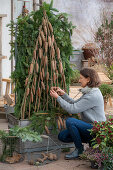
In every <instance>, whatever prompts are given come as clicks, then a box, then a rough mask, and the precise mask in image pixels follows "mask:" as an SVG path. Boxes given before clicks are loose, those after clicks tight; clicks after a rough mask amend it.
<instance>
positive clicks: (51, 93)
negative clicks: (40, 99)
mask: <svg viewBox="0 0 113 170" xmlns="http://www.w3.org/2000/svg"><path fill="white" fill-rule="evenodd" d="M50 96H51V97H53V98H55V99H57V98H58V96H59V95H58V94H57V93H56V92H55V91H54V90H50Z"/></svg>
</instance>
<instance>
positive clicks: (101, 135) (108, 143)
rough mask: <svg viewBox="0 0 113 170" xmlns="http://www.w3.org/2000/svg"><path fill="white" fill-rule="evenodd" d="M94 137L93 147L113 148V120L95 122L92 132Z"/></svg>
mask: <svg viewBox="0 0 113 170" xmlns="http://www.w3.org/2000/svg"><path fill="white" fill-rule="evenodd" d="M90 131H91V135H92V136H93V137H94V138H93V139H92V142H93V144H94V146H93V147H95V148H96V147H99V148H101V149H102V148H104V147H112V144H113V118H109V119H108V120H107V121H105V122H96V121H95V122H94V126H93V128H92V129H91V130H90Z"/></svg>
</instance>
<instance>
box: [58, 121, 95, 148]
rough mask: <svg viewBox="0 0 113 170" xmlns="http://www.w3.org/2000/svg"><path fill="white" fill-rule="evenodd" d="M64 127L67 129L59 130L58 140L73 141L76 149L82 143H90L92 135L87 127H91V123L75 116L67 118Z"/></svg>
mask: <svg viewBox="0 0 113 170" xmlns="http://www.w3.org/2000/svg"><path fill="white" fill-rule="evenodd" d="M66 127H67V129H66V130H63V131H61V132H60V133H59V135H58V139H59V140H60V141H62V142H66V143H69V142H74V144H75V147H76V148H77V149H79V148H81V147H82V146H83V145H82V143H90V141H91V139H92V136H91V135H90V132H89V131H88V129H92V127H93V125H91V124H90V123H86V122H84V121H81V120H78V119H75V118H68V119H67V120H66Z"/></svg>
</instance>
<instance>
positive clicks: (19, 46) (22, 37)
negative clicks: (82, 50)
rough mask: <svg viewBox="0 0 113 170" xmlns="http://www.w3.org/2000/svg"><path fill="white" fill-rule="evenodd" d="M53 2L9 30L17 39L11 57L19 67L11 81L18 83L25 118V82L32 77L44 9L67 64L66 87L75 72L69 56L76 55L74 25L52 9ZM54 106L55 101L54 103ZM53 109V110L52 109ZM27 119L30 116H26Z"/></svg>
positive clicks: (17, 112) (17, 109)
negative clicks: (23, 101)
mask: <svg viewBox="0 0 113 170" xmlns="http://www.w3.org/2000/svg"><path fill="white" fill-rule="evenodd" d="M52 4H53V1H51V3H50V4H47V3H45V2H44V3H43V7H41V8H40V9H39V10H38V11H36V12H34V11H33V12H31V14H29V15H26V16H24V17H23V16H19V17H18V18H17V23H14V22H11V23H10V24H9V28H10V31H11V34H12V35H13V36H14V37H15V39H14V41H13V42H12V43H11V57H13V56H14V57H15V61H16V65H15V70H14V71H13V73H12V75H11V78H12V79H13V82H14V83H15V93H16V105H15V116H16V117H17V118H20V117H21V114H20V109H21V105H22V100H23V97H24V92H25V80H26V77H28V74H29V66H30V64H31V62H32V57H33V51H34V48H35V45H36V40H37V37H38V35H39V28H40V25H41V23H42V18H43V10H44V9H45V10H46V14H47V16H48V19H49V21H50V22H51V24H52V27H53V34H54V37H55V40H56V43H57V46H58V47H59V49H60V57H61V59H62V63H63V69H64V74H65V77H66V84H67V87H68V88H69V77H70V75H71V74H72V69H71V67H70V64H69V56H70V55H71V54H72V49H73V48H72V43H71V39H70V36H71V35H72V30H73V28H74V26H73V25H72V23H71V22H69V21H68V18H67V14H66V13H58V14H55V12H58V11H57V9H54V8H53V7H52ZM50 103H51V101H50ZM30 107H31V113H32V112H33V107H34V103H32V104H31V106H30ZM52 109H53V108H52ZM32 114H33V113H32ZM25 118H27V116H26V117H25Z"/></svg>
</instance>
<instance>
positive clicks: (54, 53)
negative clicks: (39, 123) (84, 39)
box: [21, 10, 66, 119]
mask: <svg viewBox="0 0 113 170" xmlns="http://www.w3.org/2000/svg"><path fill="white" fill-rule="evenodd" d="M53 86H55V87H58V86H60V87H61V88H63V89H65V90H66V83H65V75H64V70H63V66H62V61H61V57H60V49H59V48H58V47H57V44H56V41H55V38H54V34H53V27H52V25H51V23H50V22H49V20H48V17H47V15H46V11H45V10H44V12H43V18H42V24H41V26H40V28H39V35H38V37H37V41H36V46H35V48H34V52H33V58H32V62H31V64H30V67H29V74H28V77H27V78H26V81H25V87H26V88H25V93H24V97H23V101H22V106H21V118H22V119H24V118H25V117H28V118H30V115H31V103H32V107H33V108H32V110H34V112H39V111H48V110H50V109H51V106H52V108H56V107H57V106H58V104H57V103H56V100H55V99H53V98H51V97H50V95H49V90H50V88H51V87H53Z"/></svg>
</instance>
